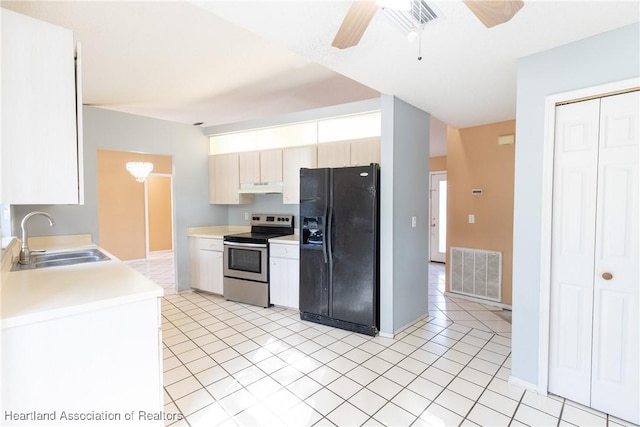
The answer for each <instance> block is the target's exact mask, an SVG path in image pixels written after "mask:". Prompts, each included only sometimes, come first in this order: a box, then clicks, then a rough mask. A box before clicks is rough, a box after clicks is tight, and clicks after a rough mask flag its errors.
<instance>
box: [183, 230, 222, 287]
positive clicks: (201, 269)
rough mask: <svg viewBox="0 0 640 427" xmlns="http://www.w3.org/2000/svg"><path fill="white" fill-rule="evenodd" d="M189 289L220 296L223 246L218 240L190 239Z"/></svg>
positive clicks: (220, 240)
mask: <svg viewBox="0 0 640 427" xmlns="http://www.w3.org/2000/svg"><path fill="white" fill-rule="evenodd" d="M190 239H191V245H190V252H191V253H190V255H191V287H192V288H194V289H198V290H200V291H205V292H211V293H213V294H218V295H222V294H223V293H224V288H223V283H222V281H223V276H224V272H223V266H224V263H223V248H224V247H223V245H222V239H220V238H205V237H191V238H190Z"/></svg>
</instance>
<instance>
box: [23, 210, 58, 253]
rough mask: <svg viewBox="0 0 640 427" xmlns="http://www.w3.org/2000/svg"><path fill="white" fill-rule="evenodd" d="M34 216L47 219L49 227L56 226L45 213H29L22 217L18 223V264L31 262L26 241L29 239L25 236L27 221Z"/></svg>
mask: <svg viewBox="0 0 640 427" xmlns="http://www.w3.org/2000/svg"><path fill="white" fill-rule="evenodd" d="M36 215H42V216H45V217H47V218H48V219H49V225H50V226H51V227H53V226H54V225H56V223H55V221H54V220H53V218H51V215H49V214H48V213H46V212H29V213H28V214H26V215H25V216H24V218H22V222H21V223H20V228H22V249H21V250H20V260H19V262H20V264H29V262H30V261H31V251H30V250H29V244H28V243H27V240H28V239H29V236H27V221H28V220H29V219H30V218H31V217H34V216H36Z"/></svg>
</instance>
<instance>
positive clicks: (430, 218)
mask: <svg viewBox="0 0 640 427" xmlns="http://www.w3.org/2000/svg"><path fill="white" fill-rule="evenodd" d="M434 175H444V176H445V181H446V180H447V171H446V170H442V171H429V262H438V261H432V259H431V258H432V256H431V255H432V254H431V245H432V239H431V232H432V230H431V228H432V227H431V220H432V218H433V192H434V189H432V188H431V184H432V179H433V177H434ZM448 200H449V195H448V194H447V203H448ZM438 206H440V200H438ZM439 219H440V217H438V220H439ZM439 227H440V221H438V228H439ZM444 258H445V261H444V263H446V260H447V249H446V247H445V250H444Z"/></svg>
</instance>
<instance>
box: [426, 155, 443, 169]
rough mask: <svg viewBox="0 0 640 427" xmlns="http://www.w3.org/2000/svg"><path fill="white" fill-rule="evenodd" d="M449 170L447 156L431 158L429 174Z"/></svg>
mask: <svg viewBox="0 0 640 427" xmlns="http://www.w3.org/2000/svg"><path fill="white" fill-rule="evenodd" d="M446 170H447V156H437V157H430V158H429V172H438V171H446Z"/></svg>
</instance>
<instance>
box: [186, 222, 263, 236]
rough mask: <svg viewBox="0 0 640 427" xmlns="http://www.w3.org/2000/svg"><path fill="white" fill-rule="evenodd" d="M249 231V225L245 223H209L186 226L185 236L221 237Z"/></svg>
mask: <svg viewBox="0 0 640 427" xmlns="http://www.w3.org/2000/svg"><path fill="white" fill-rule="evenodd" d="M249 231H251V227H249V226H246V225H210V226H204V227H189V228H187V236H188V237H205V238H213V239H222V238H223V237H224V236H225V235H227V234H239V233H247V232H249Z"/></svg>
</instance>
